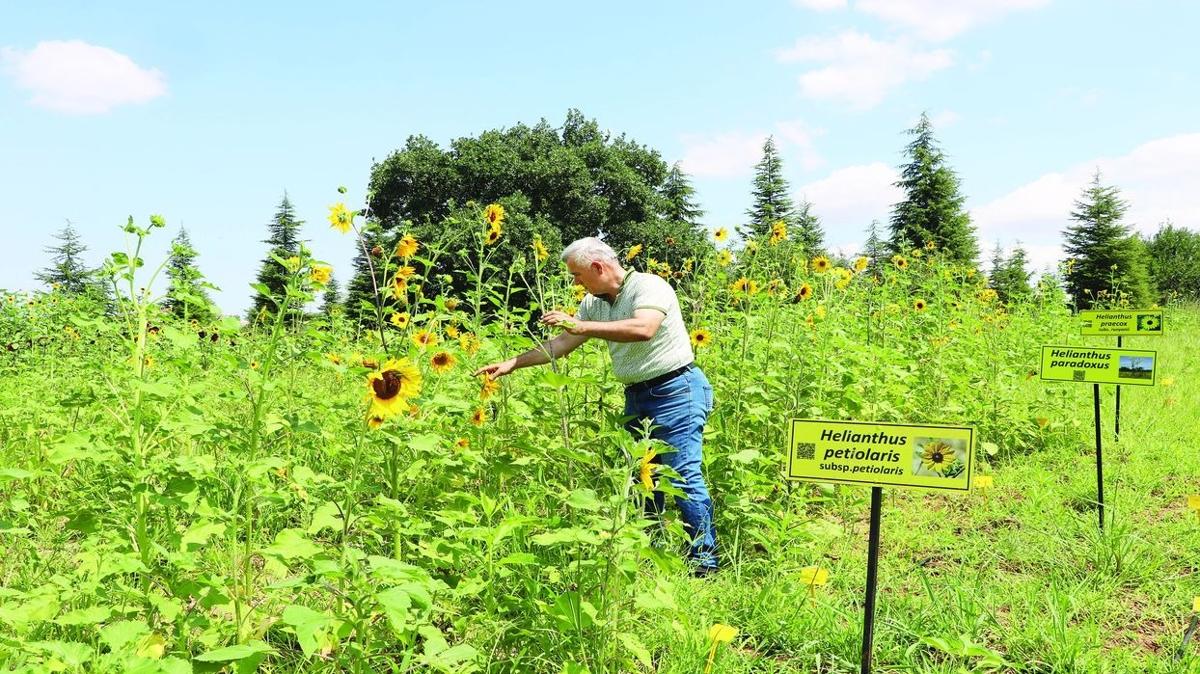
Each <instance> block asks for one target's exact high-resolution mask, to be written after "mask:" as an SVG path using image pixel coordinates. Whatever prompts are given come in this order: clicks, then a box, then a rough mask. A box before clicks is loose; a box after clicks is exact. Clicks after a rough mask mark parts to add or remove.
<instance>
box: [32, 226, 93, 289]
mask: <svg viewBox="0 0 1200 674" xmlns="http://www.w3.org/2000/svg"><path fill="white" fill-rule="evenodd" d="M54 238H56V239H58V241H59V244H58V245H57V246H49V247H47V248H46V249H45V251H46V252H47V253H50V255H51V257H50V266H48V267H46V268H45V269H43V270H42V271H40V272H37V273H35V274H34V275H33V276H34V278H36V279H37V280H39V281H41V282H42V283H45V284H46V285H47V286H49V287H50V288H52V289H56V290H58V291H59V292H63V293H67V294H70V295H83V294H88V293H91V292H95V291H96V290H97V280H96V275H95V272H94V271H93V270H90V269H88V268H87V267H86V266H85V265H84V264H83V253H84V251H86V250H87V246H85V245H83V240H82V239H81V238H80V237H79V233H78V232H76V231H75V228H74V227H73V226H72V225H71V221H70V220H68V221H67V224H66V226H65V227H63V228H62V229H60V230H59V231H58V232H56V233H55V234H54Z"/></svg>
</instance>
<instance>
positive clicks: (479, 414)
mask: <svg viewBox="0 0 1200 674" xmlns="http://www.w3.org/2000/svg"><path fill="white" fill-rule="evenodd" d="M487 421H488V414H487V410H485V409H483V408H482V407H479V408H476V409H475V411H474V412H472V413H471V423H472V424H474V425H476V426H483V425H484V424H486V423H487Z"/></svg>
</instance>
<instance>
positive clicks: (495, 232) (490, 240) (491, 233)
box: [484, 228, 502, 246]
mask: <svg viewBox="0 0 1200 674" xmlns="http://www.w3.org/2000/svg"><path fill="white" fill-rule="evenodd" d="M501 233H502V232H501V230H500V229H499V228H497V229H489V230H488V231H487V234H486V235H484V241H486V242H487V245H489V246H490V245H492V244H494V243H496V242H497V241H499V240H500V234H501Z"/></svg>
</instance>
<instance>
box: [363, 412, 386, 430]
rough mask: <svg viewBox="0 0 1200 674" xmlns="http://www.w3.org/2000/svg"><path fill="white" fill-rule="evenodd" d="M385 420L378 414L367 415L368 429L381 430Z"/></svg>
mask: <svg viewBox="0 0 1200 674" xmlns="http://www.w3.org/2000/svg"><path fill="white" fill-rule="evenodd" d="M384 419H385V418H384V417H382V416H380V415H378V414H368V415H367V427H368V428H370V429H371V430H379V428H380V427H381V426H383V422H384Z"/></svg>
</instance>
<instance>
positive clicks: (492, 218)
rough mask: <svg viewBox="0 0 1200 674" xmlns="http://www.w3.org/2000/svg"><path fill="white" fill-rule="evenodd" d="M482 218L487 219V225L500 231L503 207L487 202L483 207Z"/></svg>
mask: <svg viewBox="0 0 1200 674" xmlns="http://www.w3.org/2000/svg"><path fill="white" fill-rule="evenodd" d="M483 219H484V220H486V221H487V223H488V227H490V228H492V229H493V230H495V231H496V232H497V233H499V232H500V225H502V224H504V207H503V206H501V205H500V204H488V207H487V208H485V209H483Z"/></svg>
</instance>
